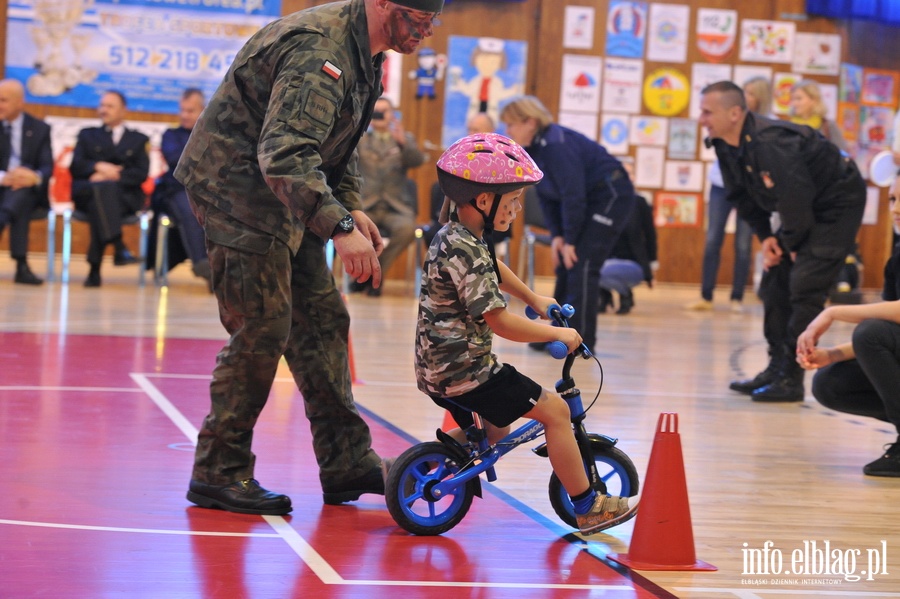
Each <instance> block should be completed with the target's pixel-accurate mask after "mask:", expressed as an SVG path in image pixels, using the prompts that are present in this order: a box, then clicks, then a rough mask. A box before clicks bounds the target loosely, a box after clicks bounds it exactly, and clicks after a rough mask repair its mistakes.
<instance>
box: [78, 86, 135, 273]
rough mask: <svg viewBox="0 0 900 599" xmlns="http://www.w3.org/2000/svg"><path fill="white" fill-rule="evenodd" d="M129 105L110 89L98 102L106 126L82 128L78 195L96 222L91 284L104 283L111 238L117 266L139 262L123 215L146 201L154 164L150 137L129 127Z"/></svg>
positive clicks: (90, 255) (91, 249) (93, 224)
mask: <svg viewBox="0 0 900 599" xmlns="http://www.w3.org/2000/svg"><path fill="white" fill-rule="evenodd" d="M126 111H127V101H126V99H125V96H124V95H123V94H122V93H121V92H119V91H115V90H109V91H106V92H105V93H104V94H103V95H102V96H101V97H100V105H99V107H98V108H97V115H98V116H99V117H100V120H101V121H102V122H103V126H102V127H88V128H86V129H82V130H81V131H80V132H79V133H78V141H77V142H76V143H75V149H74V151H73V152H72V164H71V166H70V167H69V171H70V172H71V173H72V200H73V201H74V202H75V208H76V209H78V210H80V211H82V212H85V213H86V214H87V215H88V220H89V222H90V225H91V244H90V247H89V248H88V255H87V260H88V263H89V264H90V265H91V270H90V273H89V274H88V277H87V280H85V282H84V286H85V287H99V286H100V284H101V280H100V264H101V261H102V260H103V252H104V250H105V249H106V246H107V245H109V244H110V243H111V244H113V245H114V246H115V259H114V263H115V264H116V266H123V265H126V264H134V263H135V262H137V258H135V257H134V256H133V255H132V254H131V252H129V251H128V249H127V248H126V247H125V244H124V242H123V241H122V218H123V217H125V216H128V215H129V214H134V213H135V212H137V211H138V210H140V209H141V207H143V205H144V203H145V202H146V194H145V193H144V190H143V188H142V187H141V186H142V185H143V184H144V181H146V180H147V173H148V172H149V170H150V156H149V154H148V153H147V152H148V148H149V144H150V140H149V139H148V138H147V136H146V135H144V134H143V133H140V132H138V131H134V130H132V129H128V128H126V127H125V123H124V121H125V113H126Z"/></svg>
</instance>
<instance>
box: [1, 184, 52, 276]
mask: <svg viewBox="0 0 900 599" xmlns="http://www.w3.org/2000/svg"><path fill="white" fill-rule="evenodd" d="M39 204H40V197H39V196H38V193H37V190H36V189H35V188H34V187H27V188H23V189H17V190H15V191H14V190H13V189H12V188H9V187H0V211H2V212H3V213H5V214H6V216H7V220H8V222H9V253H10V255H11V256H12V257H13V259H14V260H23V259H25V257H26V256H27V255H28V225H29V223H30V222H31V214H32V212H34V210H35V209H36V208H37V207H38V205H39ZM48 210H49V208H48Z"/></svg>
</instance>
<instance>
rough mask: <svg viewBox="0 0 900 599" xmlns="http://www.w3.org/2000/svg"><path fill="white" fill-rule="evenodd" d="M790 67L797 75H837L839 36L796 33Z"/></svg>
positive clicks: (838, 70) (839, 66)
mask: <svg viewBox="0 0 900 599" xmlns="http://www.w3.org/2000/svg"><path fill="white" fill-rule="evenodd" d="M792 67H793V70H794V71H796V72H797V73H813V74H816V75H837V74H839V73H840V68H841V36H840V35H836V34H831V33H798V34H797V36H796V38H795V39H794V61H793V63H792Z"/></svg>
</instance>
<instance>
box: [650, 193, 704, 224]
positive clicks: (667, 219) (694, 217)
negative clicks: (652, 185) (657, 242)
mask: <svg viewBox="0 0 900 599" xmlns="http://www.w3.org/2000/svg"><path fill="white" fill-rule="evenodd" d="M702 214H703V212H702V205H701V200H700V195H699V194H696V193H669V192H660V193H657V194H656V202H655V206H654V220H655V222H656V226H657V227H700V226H702V225H703V223H702V221H701V215H702Z"/></svg>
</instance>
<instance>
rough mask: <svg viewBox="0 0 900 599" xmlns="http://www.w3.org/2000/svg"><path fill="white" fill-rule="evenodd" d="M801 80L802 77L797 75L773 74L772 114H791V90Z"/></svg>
mask: <svg viewBox="0 0 900 599" xmlns="http://www.w3.org/2000/svg"><path fill="white" fill-rule="evenodd" d="M801 79H803V76H802V75H798V74H797V73H775V75H774V76H773V77H772V112H774V113H775V114H790V113H791V90H792V89H793V88H794V84H796V83H797V82H798V81H800V80H801Z"/></svg>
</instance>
